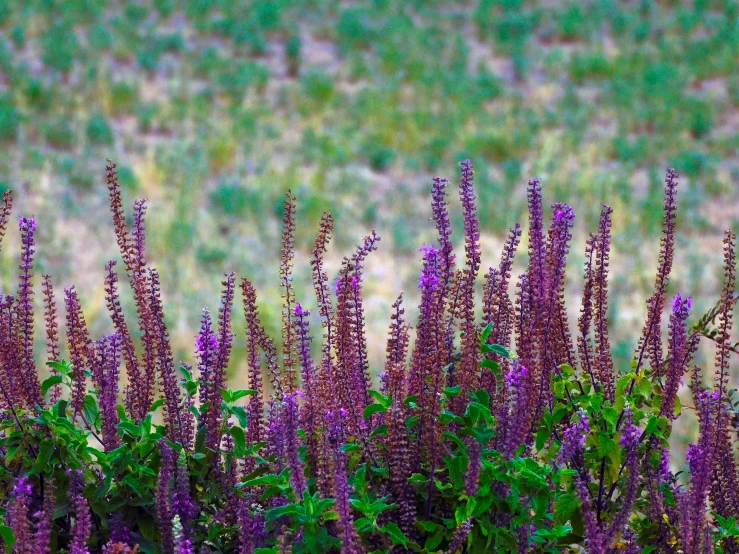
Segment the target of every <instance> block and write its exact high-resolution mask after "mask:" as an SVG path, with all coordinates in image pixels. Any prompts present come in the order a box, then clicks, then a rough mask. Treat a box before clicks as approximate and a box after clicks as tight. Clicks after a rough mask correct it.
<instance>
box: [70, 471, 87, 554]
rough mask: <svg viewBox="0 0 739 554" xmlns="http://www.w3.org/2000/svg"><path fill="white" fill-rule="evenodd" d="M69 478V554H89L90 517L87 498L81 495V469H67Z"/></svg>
mask: <svg viewBox="0 0 739 554" xmlns="http://www.w3.org/2000/svg"><path fill="white" fill-rule="evenodd" d="M67 475H69V478H70V492H71V494H70V499H71V505H72V514H73V515H74V525H73V526H72V542H71V544H70V545H69V554H90V552H89V550H88V548H87V541H88V540H89V539H90V533H91V531H92V517H91V515H90V508H89V507H88V506H87V500H85V497H84V496H83V495H82V485H83V481H82V471H80V470H77V471H75V470H71V469H70V470H67Z"/></svg>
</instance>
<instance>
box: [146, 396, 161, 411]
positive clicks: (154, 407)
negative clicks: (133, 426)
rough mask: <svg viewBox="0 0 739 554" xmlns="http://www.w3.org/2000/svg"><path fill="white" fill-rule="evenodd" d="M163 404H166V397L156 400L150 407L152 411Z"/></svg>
mask: <svg viewBox="0 0 739 554" xmlns="http://www.w3.org/2000/svg"><path fill="white" fill-rule="evenodd" d="M161 406H164V398H159V399H157V400H155V401H154V403H153V404H152V405H151V408H149V411H150V412H156V411H157V410H158V409H159V408H160V407H161Z"/></svg>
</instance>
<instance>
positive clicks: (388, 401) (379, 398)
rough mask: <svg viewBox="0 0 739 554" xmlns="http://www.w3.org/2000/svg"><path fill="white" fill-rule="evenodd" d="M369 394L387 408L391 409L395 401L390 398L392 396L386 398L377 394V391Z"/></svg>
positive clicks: (371, 391)
mask: <svg viewBox="0 0 739 554" xmlns="http://www.w3.org/2000/svg"><path fill="white" fill-rule="evenodd" d="M369 394H370V396H371V397H372V398H374V399H375V400H377V402H378V403H380V404H382V405H383V406H385V407H386V408H389V407H390V406H391V405H392V403H393V399H392V398H390V396H385V395H383V394H382V393H380V392H377V391H376V390H370V391H369Z"/></svg>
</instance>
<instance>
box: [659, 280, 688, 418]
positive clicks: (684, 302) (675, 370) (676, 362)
mask: <svg viewBox="0 0 739 554" xmlns="http://www.w3.org/2000/svg"><path fill="white" fill-rule="evenodd" d="M691 307H692V301H691V299H690V297H687V298H683V297H682V296H680V295H679V294H676V295H675V298H674V299H673V300H672V314H671V315H670V323H669V346H668V354H669V359H668V368H667V374H666V375H665V387H664V388H665V391H664V395H663V398H662V407H661V408H660V415H664V416H665V417H667V418H668V419H675V417H676V416H675V400H676V398H677V391H678V389H679V388H680V385H681V383H682V378H683V375H684V374H685V372H686V371H687V368H688V364H690V358H691V352H690V348H689V345H688V333H687V319H688V316H689V315H690V308H691Z"/></svg>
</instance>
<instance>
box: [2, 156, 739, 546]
mask: <svg viewBox="0 0 739 554" xmlns="http://www.w3.org/2000/svg"><path fill="white" fill-rule="evenodd" d="M460 165H461V177H460V181H459V198H460V201H461V207H462V222H463V229H464V237H463V243H464V262H463V265H461V266H460V267H457V259H456V254H455V250H454V242H453V240H452V224H451V221H452V216H451V215H450V206H449V201H448V197H447V195H448V189H449V181H448V180H446V179H442V178H435V179H434V180H433V184H432V187H431V197H432V204H431V210H430V212H431V216H432V218H433V220H434V223H435V226H436V230H437V233H438V237H437V240H436V242H434V243H432V244H427V245H424V246H423V247H422V248H421V249H420V271H419V274H418V275H419V277H418V283H417V286H418V293H419V294H418V296H419V306H418V312H417V315H415V316H413V317H412V318H411V317H410V316H409V315H408V314H407V313H406V311H407V309H408V308H407V305H406V302H407V301H406V300H405V298H407V297H406V296H404V295H403V294H402V293H401V294H399V295H398V296H397V299H396V300H395V302H393V304H392V305H391V306H390V311H391V315H390V326H389V330H388V335H387V345H386V358H385V363H384V368H382V372H381V375H380V376H379V379H377V380H375V379H373V372H372V371H371V368H370V364H369V356H368V351H369V348H370V346H369V345H368V339H367V330H366V325H365V315H364V314H365V298H364V290H365V275H364V265H365V263H366V259H367V257H368V256H369V255H370V254H372V253H373V252H374V251H375V250H377V249H378V244H379V240H380V237H379V236H378V235H377V234H376V233H375V232H374V231H372V232H371V233H370V234H369V235H367V236H366V237H365V239H364V240H363V241H362V242H361V243H360V244H359V245H358V246H357V247H356V249H355V250H354V252H353V253H351V255H349V256H346V257H345V258H343V260H342V261H341V264H340V266H339V269H338V274H337V275H329V271H328V270H327V268H326V267H327V266H326V264H325V263H324V256H325V255H326V253H327V251H328V247H329V243H330V240H331V236H332V233H333V225H334V222H333V218H332V217H331V215H330V214H328V213H324V214H323V216H322V217H321V220H320V223H319V228H318V235H317V238H316V240H315V243H314V248H313V251H312V253H311V260H310V265H311V270H312V271H311V278H312V285H313V289H314V292H315V302H314V303H311V301H310V300H309V299H304V298H301V299H300V301H298V298H297V297H296V288H295V287H294V285H293V266H294V261H295V258H296V252H297V251H296V246H295V240H296V232H297V223H298V221H297V219H296V213H297V211H296V206H295V198H294V197H293V196H292V194H291V193H287V195H286V197H285V203H284V224H283V231H282V255H281V262H280V270H279V277H280V287H281V291H282V306H281V322H282V326H281V337H280V340H274V339H273V338H272V337H270V336H269V334H268V333H267V331H266V329H265V325H264V322H263V321H262V316H261V315H260V309H259V306H258V303H257V291H256V287H255V286H254V285H253V283H252V282H251V281H249V280H248V279H247V278H241V279H240V281H238V282H237V276H236V274H235V273H226V274H225V276H224V279H223V281H222V292H221V297H220V305H219V308H218V312H217V316H216V315H215V312H211V311H209V310H208V309H204V310H203V312H202V316H201V320H200V321H201V323H200V329H199V331H198V332H197V334H196V335H195V336H194V345H193V346H194V357H195V362H194V363H193V364H192V365H191V364H189V363H187V362H181V363H179V364H178V363H175V357H174V349H173V346H172V344H171V342H170V338H169V330H168V329H169V323H168V320H167V318H166V316H165V311H164V302H163V299H162V294H161V280H160V275H159V273H158V271H157V270H156V269H155V268H153V267H150V265H149V263H148V260H147V258H146V238H145V215H146V209H147V208H146V201H145V200H137V201H136V202H135V203H134V209H133V217H132V218H131V219H130V220H129V219H127V217H126V214H125V212H124V209H123V202H122V194H121V189H120V185H119V183H118V176H117V172H116V166H115V164H113V163H112V162H111V163H109V165H108V167H107V168H106V182H107V186H108V191H109V198H110V207H111V212H112V219H113V227H114V231H115V236H116V242H117V243H118V247H119V250H120V260H121V261H122V262H123V263H122V267H123V269H124V271H125V273H124V274H123V276H122V277H121V278H120V279H119V276H118V274H117V273H116V270H115V268H116V266H117V262H116V261H110V262H109V263H107V264H106V265H105V275H104V280H103V290H104V293H105V294H104V297H105V304H106V307H107V311H108V314H109V316H110V320H111V324H112V329H113V332H112V333H111V334H109V335H107V336H104V337H102V338H96V339H93V337H92V335H91V333H90V330H89V328H88V326H87V322H86V319H85V315H84V310H83V303H82V301H81V299H80V294H79V293H78V291H77V289H76V288H75V287H74V286H69V287H67V288H66V289H64V309H65V322H66V325H65V329H64V331H65V337H66V341H65V342H66V344H61V343H60V339H59V333H60V330H59V322H58V319H59V315H58V314H57V309H56V301H55V298H54V288H53V284H52V278H51V277H50V276H48V275H45V276H44V277H43V282H42V287H41V290H42V294H43V314H44V323H45V339H46V356H47V362H48V364H49V368H50V372H49V377H47V378H46V379H44V380H42V379H41V375H40V368H39V367H38V366H37V360H36V358H37V357H38V352H36V350H38V349H36V350H34V346H35V344H34V337H35V335H34V309H35V303H34V283H33V280H34V259H35V248H36V247H35V232H36V221H35V220H34V219H33V218H21V219H20V220H19V221H20V223H19V232H20V240H21V256H20V258H21V259H20V265H19V266H18V267H19V270H20V271H19V273H18V287H17V289H16V288H14V290H13V293H12V294H11V293H10V292H8V291H5V290H4V291H2V292H0V424H1V425H0V459H1V461H2V463H0V508H1V509H2V512H1V513H2V514H3V521H4V525H5V526H7V529H8V530H9V531H6V528H5V527H3V528H2V529H3V534H2V540H3V541H5V542H6V543H8V544H9V543H10V542H14V545H13V547H12V551H13V552H17V553H23V554H26V553H28V554H36V553H47V552H51V551H52V549H56V550H54V551H57V550H58V551H65V552H69V553H74V554H86V553H88V552H105V553H109V554H113V553H131V552H136V551H139V550H141V551H144V552H155V551H156V552H158V551H161V552H163V553H164V554H190V553H194V552H239V553H240V554H252V553H255V552H260V553H262V554H266V553H268V552H286V551H293V552H297V553H303V552H311V553H314V552H315V553H319V552H336V551H339V552H343V553H349V554H354V553H357V554H358V553H363V552H387V553H389V552H393V553H395V552H405V551H423V550H424V549H425V551H427V552H437V553H438V552H448V553H450V554H452V553H458V552H465V553H470V554H472V553H477V552H490V551H495V552H539V551H542V552H554V551H566V549H567V548H572V549H573V550H572V551H573V552H575V551H577V552H580V551H585V552H588V553H590V554H601V553H602V554H614V553H616V552H637V551H640V550H641V549H642V548H644V547H646V546H655V548H657V549H658V551H659V552H667V553H677V552H684V553H697V552H713V551H717V552H719V551H720V552H739V544H738V543H737V540H736V537H737V536H739V530H737V529H736V525H735V522H736V521H737V520H739V492H737V491H739V468H738V466H737V463H736V460H735V457H734V454H735V452H734V450H735V449H734V446H733V445H734V440H735V434H736V430H735V417H734V415H735V414H734V406H733V404H732V393H730V391H729V390H728V383H729V376H730V369H731V368H730V355H731V353H732V352H734V351H735V350H736V345H733V344H732V343H731V331H732V323H733V320H732V318H733V309H734V306H735V304H736V301H737V295H736V292H735V282H736V236H735V234H734V233H733V232H728V233H727V234H726V238H725V240H724V271H725V275H724V286H723V290H722V294H721V298H720V300H719V302H718V303H717V305H716V306H715V307H714V308H713V309H712V310H711V311H709V313H708V314H706V315H705V316H703V317H702V318H700V319H699V320H698V322H696V323H695V324H694V325H692V326H691V324H690V318H691V310H692V301H691V299H690V298H689V297H686V296H683V295H681V294H678V295H675V296H674V297H673V299H672V301H671V302H668V296H667V295H668V284H669V278H670V273H671V269H672V263H673V258H674V245H675V217H676V208H677V174H676V173H675V172H674V171H672V170H668V172H667V178H666V180H665V202H664V218H663V236H662V240H661V246H660V255H659V258H658V267H657V276H656V279H655V285H654V291H653V292H652V294H651V296H650V298H649V300H648V301H647V317H646V321H645V325H644V327H643V329H642V333H641V337H640V340H639V342H638V344H637V348H636V350H635V355H634V359H633V360H632V363H631V365H630V367H628V368H625V370H623V369H622V368H618V367H616V364H615V361H614V357H613V355H612V349H611V344H610V338H609V337H610V330H609V322H608V312H609V306H610V303H609V279H610V270H611V267H610V252H611V240H612V238H611V233H612V231H611V227H612V214H613V210H612V209H611V208H610V207H608V206H603V207H602V208H601V213H600V220H599V224H598V228H597V229H595V230H594V232H593V233H592V234H590V235H589V236H588V237H587V239H586V241H585V264H584V268H583V280H584V286H583V294H582V299H581V301H580V306H581V307H580V313H579V318H578V321H577V325H576V329H574V330H571V329H570V327H571V325H570V321H569V316H570V312H569V311H568V303H567V296H566V292H567V291H568V287H566V286H565V284H566V275H567V271H566V269H567V261H568V259H569V257H570V251H571V248H572V241H573V234H574V228H575V221H576V219H575V214H574V212H573V210H572V208H571V207H570V206H568V205H567V204H563V203H554V204H553V205H552V206H551V216H550V217H545V208H544V197H543V190H542V185H541V181H540V180H538V179H533V180H531V181H530V182H529V185H528V192H527V194H528V208H529V222H528V237H527V250H528V252H527V254H528V256H527V257H526V259H525V260H524V263H525V266H524V267H521V268H520V269H521V271H520V272H518V271H516V269H515V267H514V264H515V263H519V260H520V256H518V257H517V251H518V248H519V244H520V243H521V240H522V235H523V229H524V227H522V225H520V224H515V225H514V226H513V227H512V228H511V230H510V232H509V234H508V236H507V238H506V240H505V243H504V245H503V250H502V252H501V253H500V254H499V261H498V262H497V263H496V264H493V265H489V266H486V267H487V268H488V269H487V272H486V273H485V275H484V283H483V285H482V291H481V292H482V295H481V299H482V302H481V304H478V295H479V292H480V290H479V288H478V277H479V275H480V273H481V270H482V257H483V254H484V252H483V251H482V247H481V236H480V223H479V217H478V210H477V205H476V194H475V188H474V187H475V185H474V171H473V166H472V163H471V162H470V161H469V160H465V161H464V162H462V163H461V164H460ZM11 206H12V196H11V194H10V193H5V194H4V195H3V198H2V202H0V241H2V239H3V237H4V235H5V231H6V229H7V227H8V222H9V217H10V209H11ZM546 213H550V212H546ZM461 242H462V239H460V243H461ZM1 244H2V243H1V242H0V245H1ZM514 273H517V274H518V276H517V277H516V278H515V289H514V290H513V291H509V288H511V287H510V283H511V280H512V279H514V278H513V276H514ZM121 282H128V283H129V284H130V288H131V294H132V296H133V301H134V305H135V311H136V321H135V324H134V325H130V324H129V322H128V321H127V319H126V316H125V313H124V309H123V307H122V301H121V294H122V291H121V290H119V289H120V283H121ZM237 283H238V285H239V286H238V287H237ZM239 289H240V293H241V296H242V303H243V304H242V305H243V313H244V319H245V326H244V327H243V333H242V332H239V335H238V336H237V334H236V333H235V330H237V329H239V327H238V325H236V324H235V323H234V315H233V303H234V301H236V297H237V295H238V293H239ZM666 310H669V312H670V313H669V320H668V323H667V328H666V329H663V318H664V317H665V315H664V314H663V312H664V311H666ZM211 313H213V314H214V315H213V316H211ZM319 321H320V327H321V333H320V335H321V336H320V337H315V336H313V335H312V333H311V329H312V328H315V327H316V326H317V325H318V322H319ZM713 326H715V327H713ZM573 333H574V334H573ZM703 337H706V338H708V339H711V340H713V341H714V342H715V343H716V358H715V364H714V365H715V374H714V378H713V380H712V383H711V385H706V384H705V383H704V373H703V371H702V370H701V368H700V367H698V366H696V365H694V358H695V354H696V352H697V349H698V346H699V341H700V339H701V338H703ZM241 341H243V342H241ZM239 343H241V344H239ZM316 343H318V344H316ZM239 346H242V347H243V348H244V352H245V360H246V363H245V377H246V379H245V382H246V387H248V388H245V389H239V390H232V389H229V388H228V383H227V374H228V369H229V366H230V365H232V361H231V353H232V351H233V349H234V348H237V347H239ZM65 347H66V348H65ZM316 353H318V357H316ZM65 357H66V359H65ZM193 366H194V367H193ZM124 370H125V371H124ZM378 373H379V372H378ZM686 376H689V381H690V388H691V392H692V397H693V403H694V407H695V412H696V414H697V416H698V420H699V434H698V438H697V440H696V441H695V442H694V444H692V445H691V446H690V448H689V450H688V453H687V466H688V472H687V473H686V474H685V478H684V479H683V478H678V475H677V474H675V473H673V471H672V468H671V467H670V452H669V435H670V432H671V430H672V425H673V423H674V422H675V421H676V420H677V418H678V417H679V414H680V411H681V409H682V402H681V401H680V395H679V392H680V387H681V385H682V384H683V382H684V381H686V380H688V379H687V377H686ZM673 459H674V458H673ZM732 522H733V523H732ZM732 526H733V527H732ZM9 533H11V534H12V538H8V537H9V536H10V535H9ZM8 544H5V551H6V552H9V551H10V548H8ZM290 545H292V546H290Z"/></svg>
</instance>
